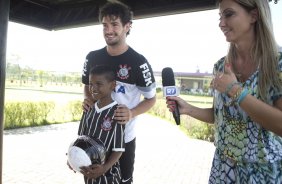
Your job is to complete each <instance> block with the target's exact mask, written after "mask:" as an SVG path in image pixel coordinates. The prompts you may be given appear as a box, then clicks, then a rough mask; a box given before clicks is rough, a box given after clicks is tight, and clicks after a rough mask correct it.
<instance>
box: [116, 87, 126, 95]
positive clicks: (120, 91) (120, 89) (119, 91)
mask: <svg viewBox="0 0 282 184" xmlns="http://www.w3.org/2000/svg"><path fill="white" fill-rule="evenodd" d="M116 93H123V94H125V87H124V86H118V88H117V90H116Z"/></svg>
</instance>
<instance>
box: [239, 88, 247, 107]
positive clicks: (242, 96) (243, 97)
mask: <svg viewBox="0 0 282 184" xmlns="http://www.w3.org/2000/svg"><path fill="white" fill-rule="evenodd" d="M248 94H249V93H248V90H247V89H243V90H242V91H241V93H240V96H239V97H238V100H237V103H238V104H239V105H240V103H241V102H242V101H243V100H244V99H245V98H246V96H247V95H248Z"/></svg>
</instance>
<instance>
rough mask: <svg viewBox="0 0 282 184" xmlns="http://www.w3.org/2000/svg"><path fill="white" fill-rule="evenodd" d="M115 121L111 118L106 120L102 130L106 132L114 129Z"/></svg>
mask: <svg viewBox="0 0 282 184" xmlns="http://www.w3.org/2000/svg"><path fill="white" fill-rule="evenodd" d="M112 123H113V120H112V119H111V118H109V117H105V118H104V122H103V123H102V125H101V128H102V129H103V130H105V131H109V130H111V129H112Z"/></svg>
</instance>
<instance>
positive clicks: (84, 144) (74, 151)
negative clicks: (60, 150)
mask: <svg viewBox="0 0 282 184" xmlns="http://www.w3.org/2000/svg"><path fill="white" fill-rule="evenodd" d="M105 158H106V148H105V147H104V145H103V143H102V142H101V141H99V140H94V139H92V138H91V137H89V136H85V135H83V136H79V137H78V138H77V139H76V140H75V141H74V142H72V143H71V145H70V146H69V149H68V163H69V165H70V166H71V168H72V169H73V170H75V171H77V172H80V170H81V169H80V167H83V166H90V165H92V164H104V162H105Z"/></svg>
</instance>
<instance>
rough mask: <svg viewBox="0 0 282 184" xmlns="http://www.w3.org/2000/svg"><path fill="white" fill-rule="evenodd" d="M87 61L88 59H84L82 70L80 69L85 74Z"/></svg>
mask: <svg viewBox="0 0 282 184" xmlns="http://www.w3.org/2000/svg"><path fill="white" fill-rule="evenodd" d="M87 63H88V59H86V60H85V62H84V65H83V70H82V75H83V76H86V71H87V68H86V66H87Z"/></svg>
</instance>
